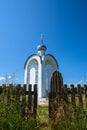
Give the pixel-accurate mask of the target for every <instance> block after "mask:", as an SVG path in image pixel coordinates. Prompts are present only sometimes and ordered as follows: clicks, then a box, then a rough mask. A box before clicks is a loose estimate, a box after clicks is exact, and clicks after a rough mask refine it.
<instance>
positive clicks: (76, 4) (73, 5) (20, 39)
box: [0, 0, 87, 84]
mask: <svg viewBox="0 0 87 130" xmlns="http://www.w3.org/2000/svg"><path fill="white" fill-rule="evenodd" d="M41 33H42V34H44V43H45V45H46V46H47V53H51V54H53V55H54V56H55V58H56V59H57V61H58V64H59V71H60V72H61V73H62V76H63V79H64V83H75V84H77V83H78V82H83V83H85V82H87V1H86V0H3V1H0V77H1V78H2V77H4V76H5V75H6V74H7V75H9V76H10V75H12V73H13V72H14V73H15V76H16V78H17V83H23V76H24V63H25V61H26V59H27V57H28V56H29V55H31V54H33V53H37V50H36V48H37V45H38V44H39V42H40V34H41ZM1 78H0V79H1ZM0 82H2V81H0Z"/></svg>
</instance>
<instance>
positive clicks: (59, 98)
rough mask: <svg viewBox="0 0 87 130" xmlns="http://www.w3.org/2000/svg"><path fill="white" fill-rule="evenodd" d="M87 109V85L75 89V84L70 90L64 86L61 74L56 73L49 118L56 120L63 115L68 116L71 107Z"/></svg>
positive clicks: (51, 90)
mask: <svg viewBox="0 0 87 130" xmlns="http://www.w3.org/2000/svg"><path fill="white" fill-rule="evenodd" d="M70 105H72V106H73V107H76V106H79V107H84V108H86V107H87V85H86V84H85V85H84V86H83V87H81V85H80V84H78V85H77V87H75V86H74V85H73V84H71V85H70V87H69V88H68V87H67V85H66V84H65V85H63V78H62V75H61V73H60V72H58V71H55V72H54V73H53V75H52V78H51V85H50V93H49V118H50V120H54V119H56V117H57V116H60V115H61V113H62V114H64V115H66V113H67V111H68V110H69V109H68V108H69V106H70Z"/></svg>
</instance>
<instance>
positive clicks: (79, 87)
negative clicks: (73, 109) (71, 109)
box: [77, 84, 83, 107]
mask: <svg viewBox="0 0 87 130" xmlns="http://www.w3.org/2000/svg"><path fill="white" fill-rule="evenodd" d="M77 87H78V99H79V106H80V107H82V106H83V100H82V91H81V85H80V84H78V85H77Z"/></svg>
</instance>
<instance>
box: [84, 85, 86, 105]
mask: <svg viewBox="0 0 87 130" xmlns="http://www.w3.org/2000/svg"><path fill="white" fill-rule="evenodd" d="M84 92H85V104H86V107H87V84H84Z"/></svg>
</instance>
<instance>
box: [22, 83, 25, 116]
mask: <svg viewBox="0 0 87 130" xmlns="http://www.w3.org/2000/svg"><path fill="white" fill-rule="evenodd" d="M25 107H26V84H24V85H23V89H22V107H21V110H22V116H24V115H25Z"/></svg>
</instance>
